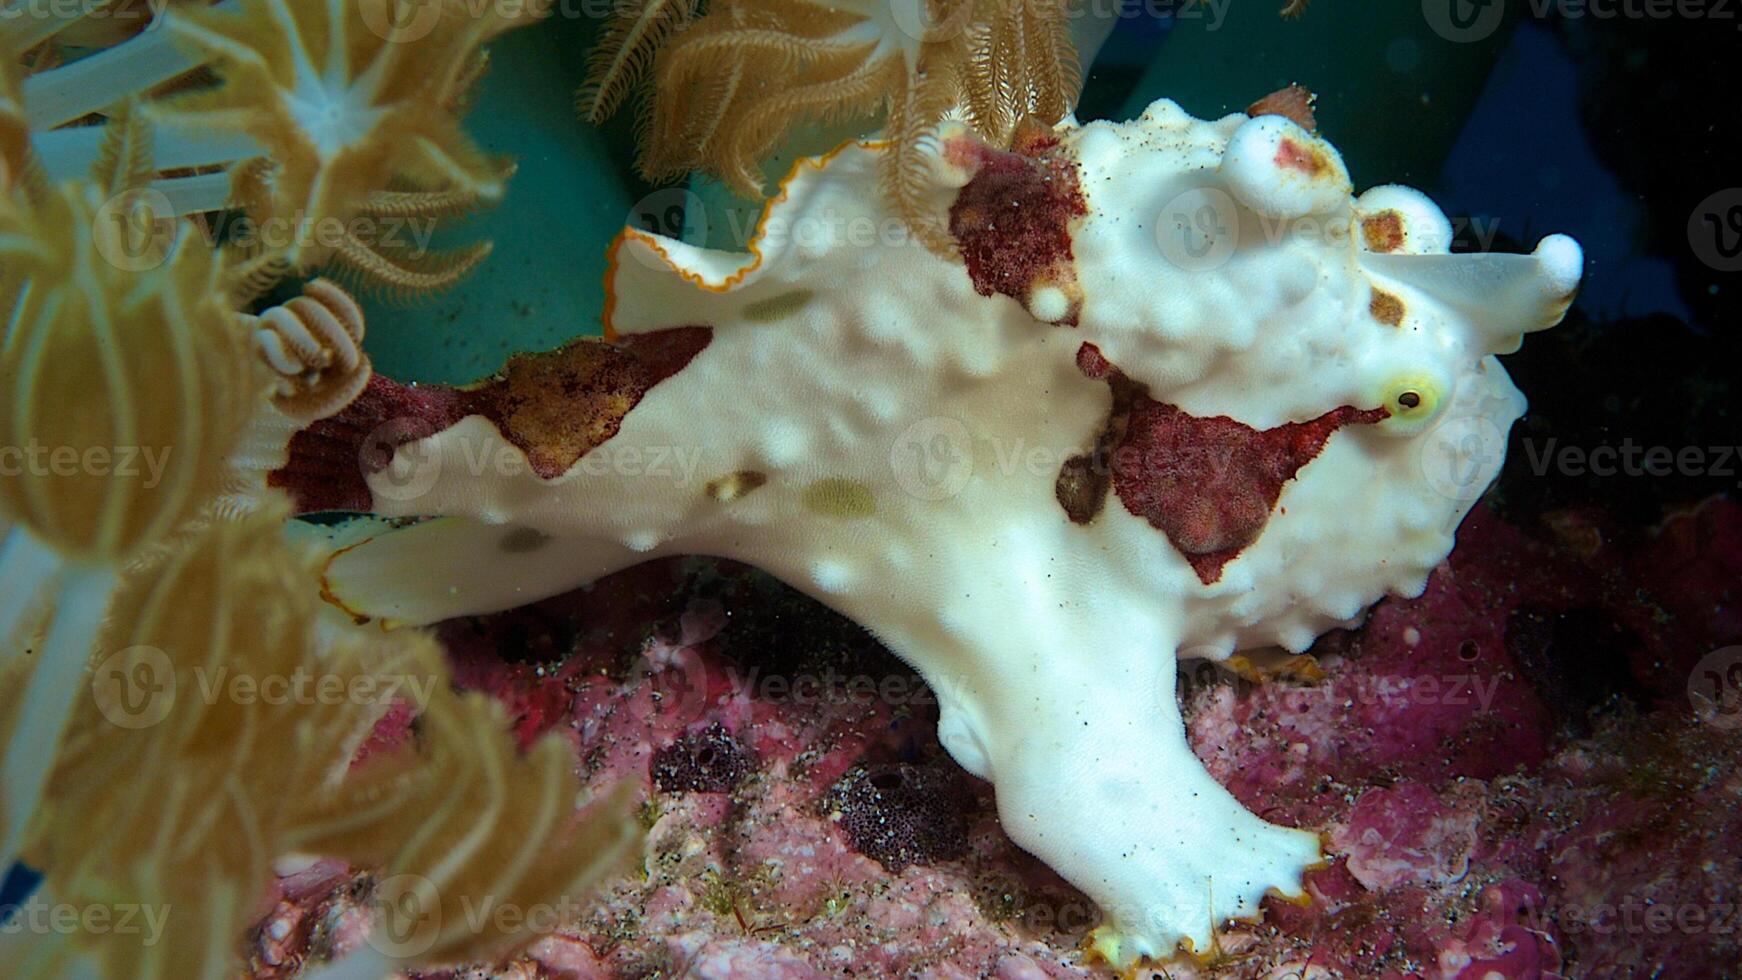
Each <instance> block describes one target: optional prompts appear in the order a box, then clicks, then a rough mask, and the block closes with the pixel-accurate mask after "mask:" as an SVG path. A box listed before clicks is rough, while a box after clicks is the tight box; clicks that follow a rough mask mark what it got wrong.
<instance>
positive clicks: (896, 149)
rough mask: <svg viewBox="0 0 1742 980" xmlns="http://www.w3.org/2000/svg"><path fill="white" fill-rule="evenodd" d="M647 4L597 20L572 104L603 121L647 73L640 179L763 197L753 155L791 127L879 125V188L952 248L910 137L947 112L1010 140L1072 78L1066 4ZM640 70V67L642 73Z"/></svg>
mask: <svg viewBox="0 0 1742 980" xmlns="http://www.w3.org/2000/svg"><path fill="white" fill-rule="evenodd" d="M696 10H697V3H696V0H642V2H640V3H637V4H632V5H630V6H629V7H628V8H627V9H625V10H624V11H622V12H621V13H620V14H619V15H618V17H617V18H616V20H615V21H614V22H613V23H612V24H611V25H610V26H608V28H607V29H606V31H605V33H604V35H603V37H602V38H601V40H600V42H599V47H598V48H597V49H596V50H595V51H594V54H593V57H592V59H591V61H590V63H589V76H588V81H587V84H586V85H585V86H584V87H583V88H582V89H581V91H580V94H579V97H578V100H577V103H578V107H579V109H580V111H581V113H582V115H583V116H585V117H586V118H588V119H590V120H593V121H599V120H601V119H603V118H604V117H606V116H608V115H610V114H611V113H612V112H613V111H615V109H616V108H617V107H618V106H619V105H620V104H621V103H622V101H623V99H624V98H625V96H626V94H627V92H628V90H629V89H630V88H632V87H633V86H634V85H635V84H636V83H637V82H638V81H642V80H644V79H645V80H646V82H647V85H648V89H649V91H648V93H647V94H646V96H645V98H644V99H643V108H642V112H641V119H640V136H641V158H640V167H641V170H642V172H643V174H644V175H645V176H646V177H648V178H649V179H651V180H670V179H675V178H678V177H681V176H683V175H684V174H686V173H688V172H690V171H692V170H700V171H707V172H710V173H713V174H715V175H717V176H718V177H720V178H721V179H722V180H724V181H725V182H726V183H727V184H728V185H730V186H731V187H732V189H733V190H735V191H737V192H738V193H740V194H744V195H746V196H750V197H760V196H762V194H763V193H764V190H765V181H764V176H763V172H762V160H763V159H764V158H766V157H767V156H768V155H769V154H770V153H771V152H772V151H773V150H774V149H775V148H776V147H777V146H778V144H779V143H780V141H781V140H782V139H783V138H784V137H786V136H787V135H788V134H789V133H790V132H791V131H792V129H793V128H794V127H795V126H798V125H801V124H804V123H822V124H834V123H844V122H851V121H855V120H863V121H864V122H866V124H867V125H869V126H876V125H879V124H881V126H882V128H883V131H884V133H885V135H886V136H887V138H888V139H889V140H890V141H891V142H892V144H893V151H892V152H890V153H889V154H887V155H886V156H885V157H884V158H883V160H882V163H881V166H882V168H883V169H882V181H881V182H882V186H883V190H884V192H885V193H886V194H888V195H889V197H890V198H891V200H893V201H894V202H896V204H897V206H898V210H899V211H900V212H901V215H902V217H903V218H904V219H905V220H906V221H907V223H908V225H909V226H910V227H911V228H912V229H913V231H914V232H915V234H916V235H918V236H919V237H920V239H921V240H922V241H924V242H925V243H926V244H927V245H928V246H930V247H932V248H933V249H934V250H937V251H940V252H947V251H949V250H950V249H951V247H952V246H951V244H950V241H949V236H948V233H947V230H946V229H945V227H944V225H945V220H944V217H943V215H942V214H941V213H937V209H936V208H932V207H930V206H928V202H927V200H926V199H925V189H926V187H927V180H928V174H927V173H926V172H925V169H924V168H925V162H924V160H925V158H924V157H923V155H922V154H921V153H920V152H919V146H920V143H921V141H922V140H923V139H924V138H925V137H926V136H927V134H929V133H930V132H931V131H932V130H933V128H934V127H935V126H936V125H937V124H938V123H939V122H941V121H942V120H944V119H945V118H946V117H948V116H951V115H961V116H964V117H965V118H966V119H967V120H968V121H969V122H970V123H971V124H972V125H973V127H974V128H975V129H976V130H977V131H978V132H979V134H980V135H981V136H982V137H983V138H985V139H986V140H987V141H989V142H991V143H993V144H995V145H999V146H1006V145H1009V142H1010V138H1011V136H1012V134H1013V132H1014V131H1015V127H1016V124H1017V123H1018V122H1020V121H1021V120H1022V119H1024V118H1026V117H1029V116H1035V117H1038V118H1040V119H1041V120H1043V121H1045V122H1047V123H1054V122H1057V121H1058V120H1060V119H1062V118H1063V117H1064V116H1066V115H1067V114H1068V113H1069V112H1070V111H1071V109H1072V106H1073V105H1074V103H1075V101H1076V98H1077V94H1078V90H1079V88H1080V86H1081V84H1082V73H1081V69H1080V66H1079V64H1078V59H1077V52H1076V47H1075V45H1074V43H1073V41H1072V38H1071V33H1070V25H1069V22H1068V20H1067V15H1066V7H1065V4H1064V3H1063V2H1062V0H964V2H961V3H955V4H949V3H944V2H942V0H895V2H885V0H844V2H835V3H820V2H816V0H715V2H713V3H710V4H709V5H708V8H707V12H706V13H705V14H703V15H702V16H700V17H699V18H698V17H696ZM649 68H650V70H649Z"/></svg>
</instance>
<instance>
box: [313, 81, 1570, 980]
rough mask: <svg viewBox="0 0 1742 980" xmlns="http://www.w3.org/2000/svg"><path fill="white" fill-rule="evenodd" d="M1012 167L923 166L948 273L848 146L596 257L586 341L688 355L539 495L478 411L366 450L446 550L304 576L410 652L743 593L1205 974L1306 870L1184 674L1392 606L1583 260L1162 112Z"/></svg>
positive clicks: (1127, 940)
mask: <svg viewBox="0 0 1742 980" xmlns="http://www.w3.org/2000/svg"><path fill="white" fill-rule="evenodd" d="M1018 144H1019V146H1018V148H1017V150H1016V151H1015V152H1011V153H1005V152H1002V151H994V150H991V149H988V148H985V147H983V146H980V145H978V144H977V143H976V142H975V141H974V140H973V138H972V137H971V136H969V135H968V134H967V133H966V132H965V131H964V130H960V129H953V130H946V131H945V132H943V133H942V134H940V136H939V137H938V139H937V140H936V141H935V144H934V145H933V146H932V148H931V151H930V152H931V162H932V166H933V170H934V174H935V178H936V184H937V188H936V201H937V206H938V207H939V208H942V209H949V210H950V212H951V227H952V229H953V230H954V231H955V232H956V234H957V236H958V240H959V241H960V243H961V246H962V248H961V252H962V257H960V258H958V257H947V258H946V257H940V256H939V255H938V254H935V253H934V252H933V251H931V250H928V249H927V248H925V247H923V246H921V245H919V244H918V243H916V242H914V241H912V240H911V238H909V237H908V236H906V235H904V234H903V232H902V225H901V222H900V221H899V220H898V219H897V218H896V217H895V215H894V214H893V212H892V211H891V210H890V208H889V207H888V206H887V205H886V203H885V202H884V201H883V200H882V199H881V198H880V197H879V195H878V194H877V193H876V176H877V175H876V171H877V167H876V163H877V158H878V154H879V153H880V152H882V150H881V148H880V147H879V146H877V145H876V144H863V143H856V144H849V145H847V146H845V147H843V148H842V149H840V150H839V151H837V152H836V153H834V154H832V155H831V156H829V157H827V158H824V159H822V160H813V161H807V162H804V163H801V164H800V165H799V166H798V167H797V169H796V170H795V172H794V174H793V176H792V177H791V178H790V179H789V180H788V182H787V183H786V185H785V186H784V188H783V192H782V194H781V195H780V197H779V198H778V199H777V200H776V201H775V202H774V203H773V204H771V206H770V208H769V211H768V213H767V214H765V216H764V218H763V222H762V225H761V228H760V230H759V233H758V237H757V238H756V239H755V241H754V242H753V243H751V246H750V247H751V251H750V253H749V254H742V253H728V252H720V251H709V250H703V249H699V248H695V247H691V246H689V245H685V244H683V243H681V242H677V241H673V240H669V239H665V238H661V237H658V236H653V235H648V234H645V233H642V232H639V231H634V230H630V231H626V232H625V233H624V235H623V236H622V237H621V238H620V239H619V241H618V242H617V244H616V246H615V247H614V253H613V259H614V261H613V266H612V272H611V274H610V278H609V281H608V284H607V285H608V288H609V290H610V295H611V302H610V307H609V313H608V323H607V329H608V331H609V332H610V335H611V336H614V337H617V338H620V339H622V340H625V341H634V340H637V339H638V338H639V339H642V340H648V341H651V340H652V339H654V338H657V337H658V336H660V335H661V332H663V331H673V330H676V329H677V328H691V329H694V328H704V329H705V330H706V331H708V332H709V333H708V334H707V335H706V336H707V339H706V342H705V346H702V347H701V348H700V349H699V351H697V352H696V353H694V355H693V357H691V358H690V359H689V360H688V361H687V363H684V364H683V365H682V366H681V367H679V368H678V369H677V370H676V371H675V373H673V374H671V375H670V376H669V377H664V378H663V380H659V381H657V383H655V384H653V385H652V386H651V387H650V388H648V389H646V390H645V393H644V394H643V395H642V396H641V398H640V400H639V402H637V403H635V404H634V405H633V407H632V408H631V409H630V410H628V412H627V414H626V415H623V416H622V417H621V427H620V428H619V429H618V430H616V432H615V434H614V435H610V436H609V437H608V438H606V439H605V440H604V441H603V442H602V443H600V444H598V445H595V446H593V447H592V448H590V449H588V450H586V451H585V454H584V455H582V456H580V457H579V458H578V459H575V460H573V461H572V463H571V464H570V465H567V467H566V469H565V470H563V471H561V472H558V473H552V472H550V471H549V470H550V465H549V461H548V460H546V461H545V464H544V470H545V472H540V467H539V466H538V465H536V464H537V463H538V462H539V461H538V459H536V458H530V457H529V456H528V454H527V453H526V451H525V445H524V439H521V440H520V441H518V442H516V441H514V440H510V439H507V438H505V436H504V432H503V429H502V428H501V424H502V423H501V419H500V418H493V417H491V416H490V415H488V414H485V413H480V414H470V415H466V416H464V417H462V418H458V419H457V420H456V421H453V422H452V424H448V425H446V427H445V428H441V430H440V431H436V432H434V433H433V434H430V435H427V436H426V437H424V438H421V439H417V440H414V441H409V442H405V443H404V444H402V445H399V446H398V448H397V450H396V451H395V452H394V456H393V459H392V462H391V464H390V465H388V466H386V467H384V468H382V469H380V470H378V471H377V472H375V473H373V474H371V475H369V476H368V483H369V488H370V492H371V494H372V495H373V499H374V510H375V511H376V513H378V514H381V515H384V516H387V517H400V516H431V515H440V516H441V517H442V518H443V519H440V520H432V521H425V522H423V523H419V524H415V525H412V526H410V527H405V528H401V529H395V530H391V531H388V532H386V533H376V535H375V536H374V537H371V538H368V540H366V541H365V542H363V543H361V544H356V543H355V541H356V540H357V539H358V538H359V537H363V536H366V535H363V534H360V533H359V532H356V531H353V532H351V537H350V538H349V539H348V540H347V544H349V545H350V546H349V547H347V548H346V549H345V550H343V551H340V552H339V553H338V554H337V555H336V557H335V558H334V559H333V560H332V562H331V563H330V565H329V567H328V570H327V580H328V581H327V584H328V587H329V590H330V591H331V593H332V594H333V595H335V596H337V597H338V598H339V599H340V601H342V602H343V603H344V605H345V606H346V607H347V608H348V609H350V610H351V611H353V612H355V613H358V614H361V615H368V616H374V617H381V618H385V619H390V620H394V621H398V622H404V623H412V624H420V623H429V622H433V621H436V620H439V619H442V618H446V617H450V616H455V615H461V614H472V613H482V612H488V611H494V610H499V609H503V608H507V607H511V606H515V605H520V604H523V603H526V602H530V601H533V600H536V599H539V598H542V597H545V596H549V595H552V594H555V593H558V592H561V591H564V590H568V589H572V588H575V587H577V586H580V585H583V584H585V583H587V582H590V581H592V580H593V579H595V578H597V577H599V576H601V575H604V574H607V573H610V572H612V571H615V570H617V569H620V568H623V567H625V566H628V565H631V564H634V563H638V562H641V561H644V560H647V559H650V558H653V557H657V556H661V555H671V554H708V555H718V556H723V557H728V558H732V559H737V560H740V561H744V562H748V563H751V564H754V565H756V566H759V567H761V568H763V569H765V570H767V571H769V572H771V573H773V574H774V575H776V576H778V577H780V578H781V579H783V580H785V581H786V582H788V583H791V584H792V585H794V586H796V587H798V588H800V589H803V590H804V591H806V592H808V593H810V594H811V595H813V596H815V597H817V598H818V599H820V600H821V601H823V602H824V603H827V604H828V605H830V606H832V607H834V608H836V609H838V610H840V611H841V612H843V613H845V614H847V615H849V616H851V617H853V618H854V619H855V620H857V621H858V622H860V623H861V624H863V625H865V626H866V627H868V628H869V629H871V630H873V631H874V632H875V633H876V635H877V636H878V637H879V638H880V639H881V640H882V641H883V642H885V643H886V644H887V645H888V646H889V647H890V648H891V649H892V650H894V651H896V652H897V653H898V654H900V655H901V656H902V657H904V658H905V659H906V660H908V661H909V662H910V663H912V664H913V665H914V666H915V667H917V668H918V669H919V670H920V671H921V672H922V673H923V674H924V675H925V677H926V678H927V680H928V681H929V682H930V683H931V684H932V685H933V687H934V689H935V690H936V692H937V694H938V696H939V699H940V703H941V705H942V709H941V719H940V722H939V728H940V737H941V740H942V742H943V744H944V745H945V747H946V748H947V749H948V750H949V751H950V753H951V754H952V755H953V756H954V757H955V758H956V759H957V760H958V761H959V762H960V763H961V764H962V766H963V767H964V768H966V769H967V770H969V771H970V772H972V773H974V774H975V775H977V776H980V777H982V778H985V779H988V780H991V781H992V782H993V783H994V784H995V787H996V795H997V800H998V811H999V815H1000V818H1001V820H1002V823H1003V826H1004V827H1005V829H1006V831H1007V832H1008V833H1009V834H1010V836H1011V838H1012V839H1013V840H1015V841H1016V842H1017V843H1018V844H1020V845H1021V846H1022V847H1024V848H1026V849H1027V850H1029V851H1031V852H1033V853H1034V854H1036V855H1038V856H1039V857H1040V858H1042V859H1043V860H1045V861H1046V862H1047V863H1048V864H1050V865H1051V866H1052V867H1053V868H1054V869H1055V870H1057V871H1058V872H1059V873H1060V874H1062V875H1063V876H1064V877H1065V878H1067V879H1069V880H1070V881H1071V882H1072V883H1073V884H1075V885H1076V886H1077V887H1079V888H1081V889H1082V890H1083V891H1084V892H1085V893H1087V894H1088V895H1089V896H1090V897H1091V898H1093V899H1094V900H1095V901H1096V902H1097V903H1098V904H1099V905H1100V907H1101V910H1102V912H1103V916H1104V918H1103V925H1102V926H1101V928H1100V929H1099V930H1097V932H1096V934H1095V940H1094V941H1095V946H1096V948H1097V949H1098V950H1099V951H1100V952H1101V953H1102V954H1103V955H1105V956H1106V958H1107V959H1108V960H1110V961H1111V962H1112V963H1114V964H1115V965H1118V966H1126V965H1129V964H1132V963H1134V962H1136V961H1138V960H1139V959H1140V958H1142V957H1163V956H1167V955H1170V954H1172V953H1173V952H1175V950H1176V948H1177V947H1178V946H1179V945H1180V944H1182V943H1186V944H1189V946H1190V947H1191V948H1192V949H1195V950H1197V951H1200V952H1202V951H1205V950H1207V949H1209V948H1210V943H1211V937H1212V933H1213V930H1214V928H1215V926H1216V925H1217V924H1219V923H1221V922H1223V921H1224V920H1226V919H1228V918H1230V917H1241V916H1253V915H1256V914H1258V912H1259V903H1260V901H1261V900H1262V898H1263V897H1264V896H1265V894H1266V893H1269V892H1276V893H1279V894H1281V895H1283V896H1289V897H1294V896H1301V895H1302V894H1303V891H1302V885H1301V876H1302V873H1303V871H1304V870H1306V869H1307V868H1309V867H1310V866H1312V865H1313V864H1315V863H1316V862H1318V861H1319V860H1320V858H1321V854H1320V847H1319V840H1318V837H1317V835H1316V834H1315V833H1313V832H1312V831H1310V830H1306V829H1291V828H1286V827H1279V826H1275V825H1272V824H1269V823H1266V822H1265V821H1263V820H1261V819H1259V818H1258V817H1257V816H1255V815H1253V814H1252V813H1250V812H1248V811H1247V810H1246V809H1245V808H1244V807H1242V806H1241V805H1240V804H1239V803H1238V802H1237V801H1236V800H1235V799H1234V798H1233V797H1232V796H1231V795H1229V793H1228V792H1227V791H1226V790H1224V789H1223V788H1222V787H1221V786H1220V785H1218V784H1217V783H1216V782H1215V781H1214V780H1212V779H1211V778H1210V777H1209V775H1208V774H1207V773H1206V772H1205V770H1204V768H1203V766H1202V765H1201V764H1200V763H1199V762H1198V760H1197V759H1196V758H1195V757H1194V756H1193V755H1192V753H1191V750H1190V749H1189V747H1188V746H1187V743H1186V738H1185V733H1184V728H1183V725H1182V722H1181V718H1180V712H1179V708H1178V705H1177V703H1176V699H1175V690H1174V687H1175V659H1176V656H1191V657H1207V658H1212V659H1221V658H1226V657H1227V656H1229V655H1230V654H1231V653H1233V652H1235V651H1237V650H1245V649H1250V648H1256V647H1265V646H1271V645H1278V646H1282V647H1285V648H1287V649H1289V650H1293V651H1300V650H1304V649H1305V648H1306V647H1308V646H1309V645H1310V644H1311V643H1312V642H1313V640H1314V638H1315V637H1317V636H1318V635H1319V634H1321V633H1323V632H1324V631H1325V630H1327V629H1330V628H1332V627H1336V626H1340V625H1353V624H1355V623H1357V622H1358V621H1359V620H1360V618H1361V617H1362V616H1363V615H1364V613H1365V610H1366V609H1367V607H1368V606H1370V605H1371V604H1372V603H1374V602H1375V601H1377V600H1378V599H1380V598H1381V597H1383V596H1385V595H1386V594H1388V593H1389V594H1399V595H1415V594H1418V593H1419V592H1420V591H1421V590H1422V589H1423V588H1424V585H1425V581H1426V578H1427V576H1428V574H1429V572H1430V571H1431V570H1432V569H1433V568H1434V566H1435V565H1437V564H1438V563H1439V562H1440V561H1441V560H1443V559H1444V558H1445V556H1446V555H1447V553H1448V552H1449V551H1450V550H1451V547H1452V544H1453V532H1454V531H1455V529H1456V528H1457V526H1458V524H1459V522H1460V521H1461V520H1462V518H1463V516H1464V514H1465V513H1466V512H1467V511H1468V510H1469V508H1470V507H1471V506H1472V505H1473V504H1474V502H1475V501H1476V499H1477V498H1478V497H1479V496H1480V495H1481V493H1482V492H1483V491H1484V490H1485V489H1486V487H1487V486H1488V485H1489V483H1490V482H1491V481H1492V480H1493V478H1494V476H1495V475H1496V473H1497V472H1498V470H1499V468H1500V464H1501V462H1502V458H1503V455H1504V449H1505V439H1506V433H1507V430H1508V428H1509V426H1510V425H1511V424H1512V422H1513V421H1514V420H1516V419H1517V418H1518V417H1519V416H1520V414H1521V413H1522V412H1523V410H1524V399H1523V397H1522V396H1521V395H1520V394H1519V392H1518V391H1517V389H1516V388H1514V387H1513V385H1512V383H1511V382H1510V380H1509V379H1508V378H1507V375H1506V372H1505V371H1504V370H1503V369H1502V368H1501V366H1500V364H1499V362H1498V361H1497V360H1496V359H1495V357H1494V356H1493V355H1494V354H1496V353H1505V352H1508V351H1511V350H1513V349H1515V348H1516V347H1517V345H1518V343H1519V341H1520V338H1521V335H1522V334H1524V333H1526V332H1529V331H1532V330H1537V329H1541V328H1544V327H1547V326H1550V325H1552V324H1554V323H1556V322H1558V321H1559V319H1560V318H1561V316H1562V315H1563V314H1564V312H1565V310H1566V308H1567V306H1568V304H1569V303H1570V302H1571V300H1572V296H1573V294H1574V292H1575V291H1576V289H1577V286H1578V282H1579V279H1580V276H1581V271H1582V264H1583V262H1582V256H1581V253H1580V250H1579V247H1578V246H1577V244H1576V243H1574V242H1573V241H1572V240H1571V239H1569V238H1566V237H1564V236H1553V237H1550V238H1547V239H1545V240H1543V241H1542V243H1541V244H1539V245H1538V246H1537V248H1536V250H1535V251H1534V252H1533V253H1532V254H1530V255H1476V254H1469V255H1449V254H1448V253H1447V249H1448V247H1449V245H1450V242H1451V237H1452V235H1451V227H1450V225H1449V223H1448V222H1447V220H1446V218H1445V217H1444V215H1442V214H1441V213H1440V211H1439V210H1438V209H1437V208H1436V207H1435V206H1434V205H1433V204H1432V203H1431V202H1430V201H1428V200H1427V199H1426V198H1425V197H1424V196H1422V195H1421V194H1419V193H1417V192H1415V191H1412V190H1408V189H1406V188H1401V187H1393V186H1386V187H1379V188H1376V189H1374V190H1371V191H1368V192H1367V193H1365V194H1363V195H1361V196H1360V197H1358V198H1357V197H1354V196H1353V195H1352V188H1351V186H1350V182H1349V178H1348V175H1347V172H1346V171H1345V169H1344V166H1343V163H1342V160H1341V158H1340V156H1339V155H1338V154H1337V152H1336V150H1335V149H1333V148H1332V147H1331V146H1330V145H1329V144H1328V143H1326V142H1324V141H1323V140H1322V139H1320V138H1318V137H1317V136H1316V135H1313V134H1311V133H1308V132H1307V131H1305V130H1304V129H1302V128H1301V127H1300V126H1298V125H1296V124H1295V123H1293V122H1290V121H1289V120H1287V119H1284V118H1282V117H1279V116H1263V117H1259V118H1256V119H1249V118H1247V117H1246V116H1244V115H1238V114H1236V115H1231V116H1228V117H1226V118H1223V119H1220V120H1216V121H1200V120H1197V119H1193V118H1192V117H1190V116H1188V115H1187V114H1186V113H1185V112H1183V111H1182V110H1181V109H1180V108H1179V107H1178V106H1176V105H1175V104H1173V103H1172V102H1169V101H1165V100H1164V101H1160V102H1157V103H1155V104H1154V105H1152V106H1151V107H1150V108H1149V110H1148V111H1147V112H1145V113H1144V115H1143V116H1142V117H1141V118H1139V119H1137V120H1134V121H1131V122H1128V123H1122V124H1115V123H1106V122H1095V123H1089V124H1086V125H1077V124H1075V123H1070V122H1067V123H1066V124H1062V125H1061V126H1060V127H1058V129H1057V130H1056V131H1055V132H1050V133H1041V134H1035V133H1032V132H1031V133H1028V134H1026V135H1025V136H1019V138H1018ZM986 181H993V182H995V183H993V184H991V185H988V184H987V183H985V182H986ZM998 181H1001V182H1002V183H996V182H998ZM977 182H980V183H977ZM1024 209H1026V211H1025V210H1024ZM643 335H645V336H643ZM551 397H553V398H555V397H560V395H559V394H553V395H552V396H551ZM534 455H535V456H536V454H534ZM376 530H379V529H378V528H376Z"/></svg>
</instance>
